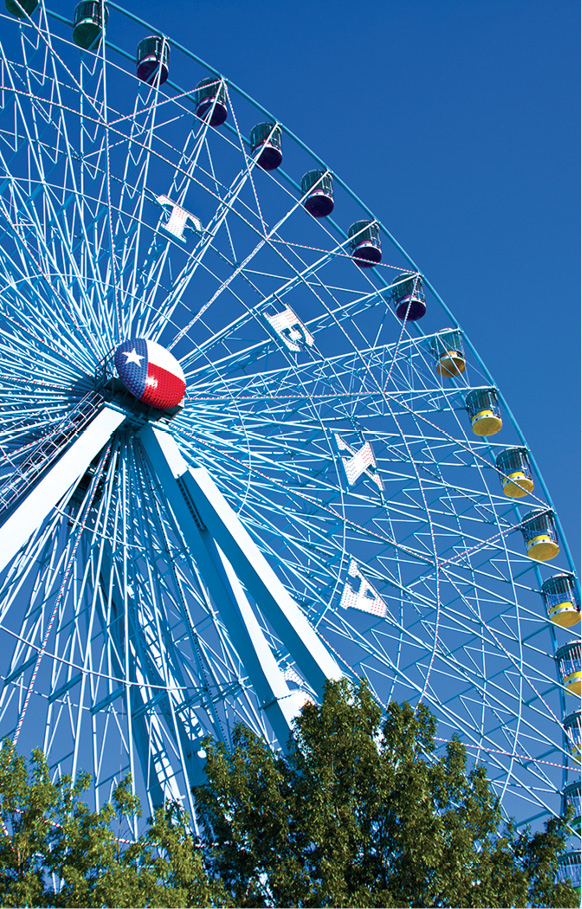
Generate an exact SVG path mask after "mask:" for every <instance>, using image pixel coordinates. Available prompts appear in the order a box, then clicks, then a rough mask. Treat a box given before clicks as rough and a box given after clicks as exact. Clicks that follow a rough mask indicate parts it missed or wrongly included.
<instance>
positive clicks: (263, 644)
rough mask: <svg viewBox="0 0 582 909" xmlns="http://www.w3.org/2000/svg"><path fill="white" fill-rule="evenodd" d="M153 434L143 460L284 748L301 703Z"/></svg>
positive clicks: (145, 436)
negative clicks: (186, 545) (200, 524)
mask: <svg viewBox="0 0 582 909" xmlns="http://www.w3.org/2000/svg"><path fill="white" fill-rule="evenodd" d="M158 434H159V435H162V436H166V435H167V433H160V432H159V430H156V429H152V428H151V427H148V428H147V429H145V430H143V431H142V441H143V442H144V447H145V450H146V453H147V456H148V460H149V461H150V464H151V466H152V468H153V470H154V472H155V475H156V477H157V479H158V481H159V483H160V485H161V487H162V488H163V490H164V495H165V496H166V497H167V501H168V503H169V505H170V508H171V509H172V512H173V515H174V518H175V520H176V523H177V525H178V527H179V528H180V530H181V532H182V534H183V535H184V537H185V538H186V540H187V543H188V547H189V551H190V555H191V556H192V558H193V559H194V561H195V562H196V564H197V565H198V567H199V570H200V574H201V576H202V578H203V580H204V584H205V586H206V589H207V591H208V594H209V595H210V598H211V600H212V602H213V603H214V606H215V608H216V609H217V611H218V613H219V615H220V618H221V621H222V622H224V625H225V626H226V628H227V629H228V632H229V635H230V638H231V640H232V641H233V642H234V645H235V647H236V649H237V651H238V654H239V657H240V658H241V660H242V662H243V664H244V666H245V671H246V673H248V677H249V680H250V682H251V684H252V686H253V688H254V690H255V691H256V693H257V696H258V698H259V700H260V703H261V707H262V709H263V711H264V713H265V716H266V717H267V719H268V720H269V723H270V725H271V728H272V730H273V732H274V733H275V735H276V736H277V739H278V740H279V743H280V744H281V746H282V747H285V745H286V743H287V740H288V739H289V736H290V734H291V731H292V729H293V720H294V719H295V716H296V715H297V713H298V712H299V707H300V704H299V703H298V701H297V700H296V699H295V698H294V697H293V692H292V691H291V689H290V688H289V686H288V684H287V681H286V679H285V678H284V676H283V672H282V671H281V669H280V668H279V666H278V665H277V661H276V660H275V657H274V656H273V652H272V650H271V648H270V646H269V642H268V641H267V639H266V637H265V634H264V632H263V630H262V628H261V626H260V624H259V622H258V620H257V617H256V616H255V614H254V612H253V610H252V608H251V606H250V603H249V601H248V600H247V598H246V596H245V593H244V591H243V589H242V586H241V584H240V582H239V580H238V578H237V577H236V574H235V572H234V571H233V569H232V566H231V564H230V562H229V560H228V559H227V558H226V556H225V555H224V553H223V552H222V551H221V549H220V547H219V546H218V545H217V543H216V540H214V539H213V537H212V536H211V534H209V533H208V531H206V530H203V529H201V527H200V526H198V524H197V523H196V518H195V516H194V515H193V513H192V508H191V503H190V502H189V501H188V500H187V499H186V498H185V496H184V491H183V489H182V488H181V486H180V485H179V483H178V480H177V478H176V476H175V474H174V473H173V471H172V469H171V467H170V464H169V463H168V460H167V458H166V455H165V452H164V450H163V449H162V447H161V446H160V445H159V444H158V441H157V436H158ZM168 438H170V437H169V436H168ZM174 444H175V443H174Z"/></svg>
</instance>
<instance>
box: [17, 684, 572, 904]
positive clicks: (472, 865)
mask: <svg viewBox="0 0 582 909" xmlns="http://www.w3.org/2000/svg"><path fill="white" fill-rule="evenodd" d="M206 748H207V754H208V763H207V783H206V784H205V785H204V786H202V787H199V788H198V789H197V790H196V792H195V797H196V802H197V809H198V814H199V819H200V821H201V823H202V826H203V829H204V831H205V838H204V839H203V840H201V841H197V840H196V838H195V837H194V835H193V832H192V830H191V828H190V825H189V821H188V818H187V815H186V813H185V812H184V811H183V810H182V809H181V808H180V807H178V806H176V805H171V804H168V805H166V806H165V807H163V808H159V809H158V810H156V811H155V812H154V815H153V817H152V818H150V819H149V820H148V822H147V824H146V825H145V830H144V832H143V833H142V834H141V836H139V837H135V836H128V835H127V832H128V831H129V830H130V829H131V827H132V824H133V823H134V821H135V819H136V817H137V815H138V814H139V812H140V809H139V802H138V800H137V798H136V797H135V795H134V794H133V793H132V787H131V779H130V778H128V779H126V780H125V781H124V782H123V783H122V784H121V785H119V786H118V787H117V788H116V789H115V790H114V791H113V793H112V798H111V802H110V803H107V804H105V805H104V806H103V807H102V808H101V809H100V810H99V811H91V810H90V809H89V807H88V806H87V805H86V804H85V802H84V801H83V798H84V795H85V793H86V790H87V788H88V786H89V783H90V777H89V775H88V774H80V775H79V776H78V777H77V779H76V780H72V779H71V778H70V777H67V776H64V777H61V778H60V779H59V780H58V781H57V782H53V781H52V780H51V775H50V772H49V768H48V766H47V763H46V759H45V757H44V755H43V754H42V752H40V751H35V752H33V755H32V758H31V760H30V761H29V762H28V763H27V762H26V761H25V760H24V758H22V757H20V756H19V755H17V754H16V753H15V751H14V748H13V746H12V744H11V743H10V742H8V741H6V742H4V743H3V745H2V747H1V748H0V905H2V906H55V907H68V906H79V907H85V906H168V907H169V906H176V907H179V906H257V907H258V906H346V907H348V906H393V907H396V906H426V907H428V906H491V907H493V906H525V905H528V904H529V905H533V906H555V907H558V906H576V905H578V901H577V899H576V896H575V893H574V890H573V889H572V887H571V885H570V884H562V883H559V884H556V883H555V876H556V869H557V857H558V855H559V854H560V852H561V851H562V850H563V848H564V842H565V825H564V822H563V821H560V820H557V819H552V820H550V821H549V822H548V823H547V824H546V827H545V829H544V830H543V831H538V832H536V833H533V834H532V833H531V831H530V830H527V829H526V830H521V831H517V830H515V829H514V828H513V827H512V826H511V825H509V826H505V827H503V826H502V819H501V814H500V809H499V805H498V803H497V800H496V799H495V798H494V795H493V793H492V790H491V787H490V785H489V783H488V781H487V778H486V775H485V771H484V770H483V768H481V767H476V768H474V769H472V770H470V771H468V770H467V760H466V754H465V749H464V747H463V746H462V745H461V743H460V742H459V741H457V740H453V741H452V742H450V743H449V744H448V746H447V748H446V751H445V754H444V755H443V756H441V757H437V756H436V748H435V720H434V718H433V717H432V715H431V714H430V712H429V711H428V710H427V709H426V708H425V707H423V706H422V705H421V706H419V707H418V708H417V709H416V710H413V709H412V708H411V707H410V706H409V705H408V704H404V705H402V706H398V705H397V704H394V703H391V704H389V706H388V708H387V710H386V711H385V712H382V711H381V709H380V708H379V707H378V705H377V703H376V702H375V701H374V699H373V698H372V696H371V694H370V692H369V690H368V688H367V686H366V685H365V684H364V683H363V682H362V683H360V685H359V686H356V685H352V684H350V683H348V682H346V681H342V682H330V683H329V684H328V685H327V688H326V691H325V695H324V698H323V702H322V704H321V706H317V705H315V704H308V705H306V707H304V709H303V711H302V713H301V716H300V717H299V718H298V720H297V722H296V728H295V733H294V736H293V738H292V741H291V742H290V745H289V749H288V752H287V754H286V756H285V757H283V756H281V755H278V754H275V753H273V752H272V751H271V749H270V748H269V747H268V746H267V745H266V743H265V742H264V741H263V740H262V739H260V738H258V737H257V736H256V735H254V734H253V733H252V732H251V731H250V730H248V729H247V728H245V727H244V726H239V727H238V728H237V730H236V734H235V742H234V747H233V748H232V749H230V750H229V749H228V748H226V747H225V746H224V745H220V744H218V745H216V744H212V743H211V742H208V743H207V746H206ZM142 826H143V825H142Z"/></svg>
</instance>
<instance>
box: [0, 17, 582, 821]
mask: <svg viewBox="0 0 582 909" xmlns="http://www.w3.org/2000/svg"><path fill="white" fill-rule="evenodd" d="M6 7H7V12H6V13H5V14H3V15H2V21H3V28H2V34H3V44H2V51H1V52H2V61H1V77H0V78H1V91H0V172H1V187H2V190H1V197H0V231H1V238H0V357H1V363H2V368H1V373H0V375H1V378H0V381H1V385H2V394H3V398H4V405H3V408H2V414H1V417H0V446H1V449H0V450H1V452H2V460H1V466H0V509H1V511H0V525H1V526H0V570H1V572H2V574H1V575H0V617H1V618H0V637H1V645H2V650H1V653H2V664H1V666H0V675H1V678H2V690H1V693H0V732H1V734H2V735H4V736H10V737H11V738H12V739H14V740H15V741H16V742H17V744H18V747H19V748H24V749H27V748H29V747H32V746H41V747H42V748H43V749H44V750H45V752H46V753H47V755H48V759H49V765H50V767H51V769H52V770H53V771H54V772H55V773H61V772H69V773H73V774H74V773H76V772H77V771H78V770H80V769H88V770H90V771H91V772H92V774H93V780H94V784H93V797H94V800H95V804H96V805H97V806H99V805H101V804H103V802H104V801H106V800H107V799H108V798H109V796H110V793H111V789H112V787H113V786H114V785H116V784H117V783H118V782H119V781H120V780H121V779H122V778H123V777H124V776H126V774H127V773H129V772H131V774H132V777H133V780H134V785H135V787H136V791H137V792H138V794H140V795H142V797H143V796H145V797H147V799H148V800H149V804H150V806H152V807H153V806H155V805H158V804H160V803H161V802H163V800H164V799H177V800H180V801H181V802H182V803H183V804H184V806H185V807H187V808H189V809H190V810H191V811H193V803H192V795H191V787H192V785H195V784H197V783H199V782H201V781H202V780H203V768H204V758H205V754H204V750H203V745H202V742H203V740H204V739H205V738H206V737H207V736H208V735H211V736H213V737H214V738H216V739H218V740H223V741H226V742H227V743H228V742H229V741H230V737H231V734H232V730H233V728H234V726H235V724H236V723H237V722H240V721H242V722H244V723H246V724H247V725H248V726H250V727H251V728H252V729H254V730H255V731H256V732H257V733H259V734H261V735H263V736H264V737H265V738H266V739H267V740H268V741H269V742H271V743H273V745H278V746H280V747H285V744H286V742H287V739H288V736H289V734H290V731H291V729H292V724H293V720H294V717H295V716H296V715H297V713H298V712H299V710H300V709H301V707H302V705H303V704H304V703H305V702H306V701H307V700H309V699H317V698H318V697H320V695H321V691H322V688H323V685H324V683H325V680H326V679H328V678H340V677H342V676H347V677H348V678H352V679H355V678H358V677H365V678H366V679H367V681H368V683H369V685H370V687H371V689H372V690H373V692H374V693H375V695H376V697H377V698H378V700H379V701H380V702H381V703H383V704H385V703H386V702H387V701H388V700H390V699H395V700H398V701H403V700H408V701H410V702H411V703H413V704H417V703H419V702H421V701H423V702H425V703H426V704H428V705H429V707H430V708H431V710H432V711H433V712H434V713H435V715H436V717H437V719H438V733H437V735H438V742H439V743H440V744H441V745H442V747H444V745H445V743H446V742H447V741H448V740H450V738H451V737H452V736H453V735H454V734H457V735H459V736H460V738H461V740H462V741H463V742H464V743H465V744H466V746H467V749H468V753H469V757H470V760H471V761H472V762H476V763H479V764H484V765H485V766H486V767H487V771H488V775H489V778H490V779H491V781H492V785H493V788H494V791H495V792H496V794H497V795H499V797H500V798H501V799H502V803H503V805H504V808H505V811H506V813H507V814H508V815H512V816H515V817H516V818H517V819H518V821H520V822H526V821H531V820H535V819H536V818H540V817H543V816H545V815H547V814H552V813H559V812H560V810H561V800H562V797H563V793H564V792H565V791H568V792H569V791H570V789H572V785H574V788H575V786H576V783H575V774H576V768H577V766H578V764H577V762H579V755H580V716H579V713H577V712H576V705H577V698H578V696H579V694H580V645H579V643H578V641H577V637H576V636H575V634H574V633H575V632H576V631H577V622H578V621H579V614H580V607H579V597H578V593H577V589H578V588H577V582H576V579H575V574H574V566H573V563H572V560H571V558H570V556H569V553H568V548H567V545H566V541H565V540H564V539H563V536H562V533H561V530H560V525H559V521H558V517H557V515H556V514H555V511H554V509H553V507H552V503H551V499H550V497H549V495H548V492H547V489H546V487H545V485H544V483H543V480H542V478H541V476H540V475H539V473H538V471H537V468H536V465H535V462H534V460H533V457H532V454H531V452H530V451H529V449H528V447H527V444H526V442H525V440H524V439H523V436H522V435H521V433H520V431H519V429H518V427H517V425H516V423H515V420H514V419H513V417H512V415H511V412H510V410H509V409H508V406H507V404H506V402H505V397H504V394H503V393H502V390H500V389H498V388H497V387H496V386H495V383H494V380H493V379H492V377H491V376H490V375H489V373H488V372H487V369H486V367H485V366H484V364H483V363H482V361H481V360H480V358H479V356H478V354H477V352H476V350H475V349H474V348H473V346H472V344H471V343H470V341H469V339H468V338H467V337H466V336H465V335H464V333H463V331H462V328H461V326H460V325H459V324H458V322H457V321H456V320H455V318H454V316H453V315H452V314H451V313H450V312H449V310H448V309H447V307H446V306H445V304H444V303H443V301H442V300H441V299H440V298H439V296H438V294H437V293H436V292H435V290H434V289H433V288H432V286H431V285H430V283H429V281H428V279H427V278H426V277H425V276H424V275H423V274H422V273H421V272H420V271H419V269H418V268H417V266H416V265H415V264H414V263H413V261H412V260H411V259H410V258H409V256H408V255H407V254H406V253H405V252H404V250H403V249H402V248H401V246H399V244H398V243H397V242H396V240H395V239H394V238H393V237H392V236H391V234H390V233H389V231H388V229H387V227H386V226H384V224H383V223H382V221H381V220H380V219H379V218H377V217H376V216H375V215H374V214H373V213H372V212H371V211H370V210H369V209H368V208H367V207H366V205H364V204H363V203H362V202H361V201H360V200H359V199H358V198H357V197H356V196H355V195H354V194H353V193H352V192H351V191H350V189H349V187H348V186H347V185H346V184H345V183H344V182H343V181H342V180H341V179H340V177H339V176H338V175H336V174H332V173H331V172H330V170H329V169H328V168H327V167H326V165H325V163H324V162H323V161H322V160H321V159H320V158H318V157H317V156H316V155H315V154H314V153H313V152H311V151H310V150H309V149H308V148H307V147H306V146H305V145H304V144H303V143H302V142H301V141H300V140H299V139H297V137H296V136H294V135H293V134H292V133H291V132H290V131H288V130H287V129H286V128H285V127H284V125H283V124H282V123H281V122H280V121H279V120H277V119H276V118H275V117H273V116H272V115H270V114H269V113H268V112H267V111H265V110H264V109H263V108H262V107H261V106H260V105H259V104H257V102H255V101H254V100H252V98H250V97H249V96H248V95H247V94H245V92H243V91H242V90H241V89H239V88H238V87H237V86H235V85H233V84H232V83H231V82H229V81H228V79H226V78H224V77H223V76H222V75H220V74H219V73H217V72H216V71H215V70H213V69H212V67H210V66H208V65H206V64H205V63H203V62H202V61H201V60H200V59H199V58H197V57H196V56H195V55H194V54H193V53H191V52H190V51H189V50H187V49H186V48H184V47H181V46H180V44H179V43H177V42H176V41H174V40H173V39H172V37H171V36H168V35H165V34H158V33H156V32H154V31H153V30H152V29H151V28H150V27H148V26H147V25H146V24H145V23H143V22H141V21H140V20H138V19H137V18H135V17H134V16H130V15H129V14H127V13H125V12H124V11H123V9H121V8H120V7H118V6H117V5H116V4H114V3H108V4H107V5H105V4H103V3H102V2H101V0H88V2H81V3H79V4H78V5H77V6H76V7H75V6H74V5H73V3H71V6H70V9H69V8H68V7H67V9H66V10H65V11H64V12H63V5H62V4H59V9H58V10H51V9H50V8H49V7H48V6H47V7H45V5H44V3H43V2H40V3H39V2H37V0H6ZM118 35H120V36H121V38H122V39H123V42H121V38H119V37H118ZM118 42H119V43H118ZM573 780H574V783H573V782H572V781H573ZM577 785H578V790H577V791H578V792H579V783H578V784H577ZM568 787H570V788H569V789H568Z"/></svg>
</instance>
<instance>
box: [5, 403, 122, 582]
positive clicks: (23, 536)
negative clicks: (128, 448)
mask: <svg viewBox="0 0 582 909" xmlns="http://www.w3.org/2000/svg"><path fill="white" fill-rule="evenodd" d="M124 420H125V414H123V413H121V412H120V411H118V410H114V409H113V408H112V407H109V406H107V405H105V406H104V407H103V409H102V410H100V411H99V413H98V414H97V415H96V416H95V417H94V418H93V419H92V420H91V422H90V423H89V425H88V426H87V427H86V428H85V429H84V430H83V431H82V432H81V433H80V435H79V437H78V438H77V439H76V441H75V442H73V444H72V445H71V447H70V448H68V449H67V450H66V451H65V452H64V454H62V455H61V456H60V458H59V459H58V461H57V462H56V464H54V465H53V467H51V468H50V470H48V471H47V473H46V474H45V476H44V477H43V478H42V480H40V482H39V483H37V484H36V486H34V487H33V488H32V489H31V491H30V492H29V493H28V495H27V496H26V498H25V499H24V500H23V501H22V502H21V503H20V505H18V507H17V508H15V510H14V511H13V512H12V513H11V514H10V515H9V516H8V517H7V518H6V520H5V521H4V523H3V524H2V526H1V527H0V571H2V570H3V569H4V568H5V567H6V566H7V565H8V563H9V562H10V561H11V560H12V559H13V558H14V556H15V555H16V553H17V552H18V550H19V549H21V547H22V546H24V545H25V543H26V542H27V540H28V539H29V537H30V536H31V535H32V533H33V532H34V531H35V530H36V529H37V527H40V526H41V524H42V523H43V521H44V520H45V518H47V517H48V515H49V514H50V512H51V511H52V509H53V508H54V507H55V506H56V505H57V504H58V502H59V501H60V500H61V499H62V498H63V496H64V495H65V493H66V492H68V490H69V489H70V488H71V486H74V485H75V484H76V483H78V482H79V480H80V479H81V477H82V476H83V474H84V473H85V471H86V470H87V468H88V467H89V465H90V463H91V461H92V460H93V458H94V457H96V456H97V455H98V454H99V452H100V451H101V449H102V448H103V446H104V445H105V444H106V443H107V442H108V441H109V439H110V438H111V436H112V435H113V433H114V432H115V430H116V429H117V428H118V427H119V426H121V424H122V423H123V421H124Z"/></svg>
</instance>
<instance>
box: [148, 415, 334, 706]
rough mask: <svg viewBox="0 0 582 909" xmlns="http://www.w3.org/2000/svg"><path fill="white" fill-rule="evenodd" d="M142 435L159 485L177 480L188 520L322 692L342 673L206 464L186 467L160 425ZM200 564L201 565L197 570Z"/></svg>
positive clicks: (312, 682)
mask: <svg viewBox="0 0 582 909" xmlns="http://www.w3.org/2000/svg"><path fill="white" fill-rule="evenodd" d="M141 438H142V441H143V444H144V447H145V449H146V452H147V454H148V457H149V459H150V462H151V463H152V466H153V467H154V470H156V471H163V473H164V474H165V477H166V480H164V479H163V478H162V476H160V480H162V483H163V485H165V483H166V481H167V478H168V477H169V476H171V477H172V478H174V479H175V480H176V481H179V484H178V483H177V485H178V486H179V488H180V491H181V499H182V502H183V503H185V505H186V507H187V509H188V511H189V514H190V516H191V517H190V520H191V521H192V523H193V524H195V522H196V520H197V521H198V525H199V526H203V527H204V528H205V530H204V531H202V534H201V535H206V533H207V534H208V536H209V537H210V538H212V540H213V541H214V543H215V544H216V545H217V546H218V547H219V548H220V550H221V552H222V553H223V554H224V556H225V557H226V560H227V561H228V563H229V564H230V567H231V570H232V574H233V576H234V577H235V578H238V579H239V580H240V581H241V582H242V583H243V584H244V586H245V588H246V590H247V591H248V592H249V594H250V595H251V597H252V598H253V599H254V601H255V602H256V603H258V604H260V608H261V610H262V612H263V614H264V615H265V618H266V619H267V621H268V622H270V623H271V625H272V626H273V628H274V630H275V633H276V634H277V635H278V636H279V637H280V639H281V640H282V641H284V642H285V646H286V647H287V648H288V649H289V651H290V653H291V654H292V656H293V658H294V660H295V662H296V663H297V665H298V666H299V668H300V669H301V671H302V672H303V674H304V676H305V678H306V679H307V681H308V683H309V684H310V685H311V687H312V688H313V689H314V690H315V691H318V692H321V690H322V688H323V685H324V683H325V681H326V680H327V679H339V678H341V677H342V675H343V673H342V672H341V670H340V668H339V666H338V665H337V663H336V661H335V659H334V658H333V656H332V655H331V654H330V652H329V651H328V649H327V648H326V646H325V644H324V643H323V642H322V640H321V639H320V638H319V636H318V634H317V632H316V631H315V629H314V628H313V626H312V625H311V624H310V622H309V621H308V619H307V618H306V616H305V615H304V614H303V612H302V611H301V609H300V608H299V606H298V605H297V603H295V601H294V600H293V599H292V597H291V596H290V594H289V593H288V591H287V590H286V588H285V587H284V586H283V584H282V583H281V581H280V580H279V578H278V577H277V575H276V574H275V572H274V571H273V569H272V568H271V566H270V565H269V564H268V562H267V560H266V559H265V557H264V556H263V554H262V553H261V552H260V550H259V549H258V547H257V545H256V544H255V543H254V541H253V540H252V538H251V536H250V535H249V533H248V531H247V530H246V529H245V528H244V526H243V524H242V523H241V521H240V520H239V518H238V517H237V515H236V514H235V513H234V511H233V510H232V508H231V507H230V505H229V504H228V503H227V501H226V499H225V498H224V496H223V495H222V493H221V492H220V490H219V489H218V488H217V486H216V484H215V483H214V482H213V480H212V479H211V477H210V475H209V474H208V472H207V471H206V470H205V468H203V467H198V468H190V467H189V466H188V464H187V463H186V461H185V460H184V458H183V457H182V455H181V453H180V450H179V448H178V446H177V444H176V442H175V440H174V439H173V437H172V436H171V435H170V434H169V433H167V432H164V431H163V430H160V429H157V428H155V427H153V426H151V425H150V426H147V427H146V428H145V429H144V430H143V431H142V433H141ZM182 507H183V506H182ZM199 533H200V530H199ZM204 567H205V566H204V565H201V566H200V568H201V571H202V572H204ZM235 640H236V638H235Z"/></svg>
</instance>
